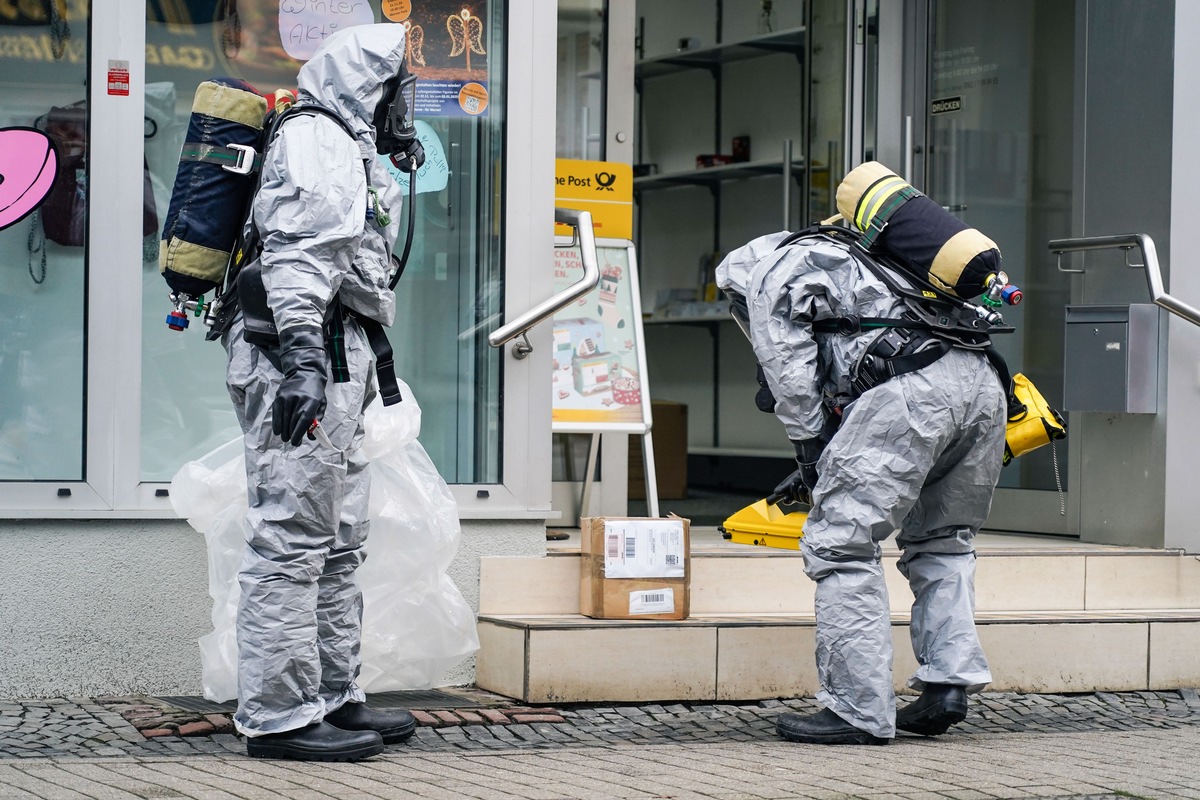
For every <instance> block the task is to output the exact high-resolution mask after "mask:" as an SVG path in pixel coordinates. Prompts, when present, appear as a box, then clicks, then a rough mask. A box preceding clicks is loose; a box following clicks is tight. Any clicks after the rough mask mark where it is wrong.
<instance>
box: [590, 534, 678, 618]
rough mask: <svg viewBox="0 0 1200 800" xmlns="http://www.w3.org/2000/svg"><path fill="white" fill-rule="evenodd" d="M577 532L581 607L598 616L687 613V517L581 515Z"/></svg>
mask: <svg viewBox="0 0 1200 800" xmlns="http://www.w3.org/2000/svg"><path fill="white" fill-rule="evenodd" d="M579 532H580V559H579V565H580V566H579V613H581V614H583V615H584V616H586V617H594V618H596V619H687V616H688V611H689V607H690V603H691V596H690V595H691V581H692V554H691V536H690V531H689V523H688V520H686V519H683V518H682V517H654V518H651V517H584V518H583V519H581V520H580V521H579Z"/></svg>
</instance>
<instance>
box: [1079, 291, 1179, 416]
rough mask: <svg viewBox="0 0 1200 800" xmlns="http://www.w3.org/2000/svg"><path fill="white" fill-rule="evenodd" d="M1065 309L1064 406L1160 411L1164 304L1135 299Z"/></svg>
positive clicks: (1123, 411) (1119, 411)
mask: <svg viewBox="0 0 1200 800" xmlns="http://www.w3.org/2000/svg"><path fill="white" fill-rule="evenodd" d="M1066 309H1067V322H1066V336H1065V341H1064V347H1063V351H1064V357H1065V363H1064V365H1063V407H1064V408H1065V409H1066V410H1067V411H1104V412H1111V413H1124V414H1154V413H1156V412H1157V411H1158V326H1159V320H1160V316H1161V311H1160V309H1159V307H1158V306H1156V305H1154V304H1152V303H1135V304H1133V305H1124V306H1121V305H1114V306H1108V305H1087V306H1067V307H1066Z"/></svg>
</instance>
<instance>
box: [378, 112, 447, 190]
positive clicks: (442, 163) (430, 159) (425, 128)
mask: <svg viewBox="0 0 1200 800" xmlns="http://www.w3.org/2000/svg"><path fill="white" fill-rule="evenodd" d="M416 128H417V139H418V141H420V142H421V146H422V147H424V148H425V163H424V164H423V165H422V166H421V168H420V169H419V170H417V194H422V193H424V192H440V191H441V190H442V189H445V188H446V184H447V183H448V182H449V180H450V164H449V162H448V161H446V148H445V147H443V146H442V142H441V140H440V139H439V138H438V135H437V131H435V130H434V129H433V127H432V126H430V124H429V123H428V122H425V121H424V120H417V121H416ZM383 163H384V164H385V165H386V166H387V168H388V172H390V173H392V177H393V178H395V179H396V182H397V183H399V184H400V186H401V188H403V189H404V191H406V192H407V191H408V173H407V172H401V171H400V170H398V169H396V168H395V167H394V166H393V165H392V162H391V160H390V159H387V158H385V159H383Z"/></svg>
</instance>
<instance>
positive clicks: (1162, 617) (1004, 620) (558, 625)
mask: <svg viewBox="0 0 1200 800" xmlns="http://www.w3.org/2000/svg"><path fill="white" fill-rule="evenodd" d="M477 619H478V621H479V622H490V623H492V624H494V625H499V626H501V627H506V628H537V629H540V630H580V629H588V628H601V629H606V630H611V629H613V628H644V627H647V626H656V627H660V628H661V627H688V628H762V627H795V626H801V627H811V626H813V625H815V624H816V618H815V617H814V616H813V615H812V614H706V615H704V616H695V617H688V618H687V619H682V620H657V619H595V618H592V617H585V616H583V615H582V614H537V615H528V616H526V615H519V614H481V615H479V617H478V618H477ZM909 621H910V616H909V615H908V614H896V613H893V614H892V615H891V622H892V624H893V625H907V624H908V623H909ZM1130 622H1134V623H1139V622H1200V608H1186V609H1150V610H1146V609H1135V610H1098V611H1037V610H1032V611H986V612H985V611H981V612H978V613H977V614H976V616H975V624H976V625H1030V624H1040V625H1054V624H1086V623H1130Z"/></svg>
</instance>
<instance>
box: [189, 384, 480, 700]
mask: <svg viewBox="0 0 1200 800" xmlns="http://www.w3.org/2000/svg"><path fill="white" fill-rule="evenodd" d="M401 393H402V395H403V397H404V402H402V403H398V404H396V405H394V406H390V407H384V406H383V405H382V404H381V403H380V402H378V401H376V402H375V403H373V404H372V405H371V406H370V407H369V408H368V409H367V414H366V421H365V427H366V438H365V441H364V442H363V453H364V454H365V455H366V456H367V458H368V459H369V460H370V462H371V506H370V508H371V532H370V534H369V535H368V537H367V559H366V561H364V562H363V565H362V566H361V567H359V568H358V571H357V573H356V574H357V577H358V583H359V588H360V589H361V590H362V594H363V631H362V651H361V652H362V671H361V673H360V675H359V680H358V684H359V686H360V687H362V689H363V690H364V691H366V692H368V693H374V692H388V691H403V690H410V689H428V688H431V687H433V686H435V685H436V684H437V681H438V679H439V678H441V676H442V675H444V674H445V673H446V672H447V671H448V670H449V669H451V668H452V667H454V666H455V665H456V664H458V663H459V662H461V661H462V660H463V659H465V658H467V657H469V656H470V655H472V654H473V653H475V651H476V650H478V649H479V636H478V633H477V632H476V629H475V612H474V611H473V610H472V609H471V607H470V605H468V603H467V601H466V600H465V599H464V598H463V596H462V593H461V592H460V591H459V590H458V587H457V586H455V585H454V582H453V581H452V580H451V579H450V577H449V576H448V575H447V574H446V570H447V568H448V567H449V565H450V562H451V561H453V560H454V554H455V552H456V551H457V550H458V542H459V539H460V536H461V531H460V528H459V524H458V508H457V506H456V505H455V503H454V497H453V496H452V495H451V494H450V488H449V487H448V486H447V485H446V482H445V481H444V480H442V477H441V476H440V475H439V474H438V472H437V469H436V468H435V467H434V465H433V462H432V461H430V459H429V455H428V454H427V453H426V452H425V448H423V447H421V444H420V442H418V441H417V435H418V434H419V433H420V429H421V410H420V408H419V407H418V406H417V403H416V400H415V399H414V398H413V393H412V390H411V389H409V388H408V386H406V385H404V384H403V382H402V383H401ZM171 502H172V504H173V505H174V507H175V511H176V512H177V513H178V514H179V515H180V516H181V517H185V518H186V519H187V521H188V523H189V524H190V525H191V526H192V527H193V528H195V529H196V530H198V531H200V532H201V533H203V534H204V538H205V541H206V543H207V546H208V576H209V577H208V591H209V595H210V596H211V597H212V599H213V609H212V623H213V630H212V632H210V633H208V634H206V635H204V636H202V637H200V661H201V670H202V678H201V684H202V686H203V689H204V696H205V697H206V698H208V699H209V700H212V701H215V702H225V701H228V700H232V699H234V698H235V697H237V637H236V632H235V627H234V625H235V619H236V616H237V605H238V596H239V594H240V589H239V586H238V580H237V574H238V570H239V569H240V568H241V563H242V555H243V552H244V550H245V540H244V535H243V526H244V525H245V519H246V471H245V456H244V454H243V450H242V440H241V439H240V438H239V439H236V440H234V441H232V442H229V443H228V444H225V445H223V446H221V447H219V448H217V449H216V450H214V451H212V452H211V453H209V454H208V455H206V456H204V457H203V458H201V459H200V460H198V461H192V462H189V463H187V464H185V465H184V466H183V467H182V468H180V470H179V472H178V473H176V475H175V478H174V480H172V482H171Z"/></svg>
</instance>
